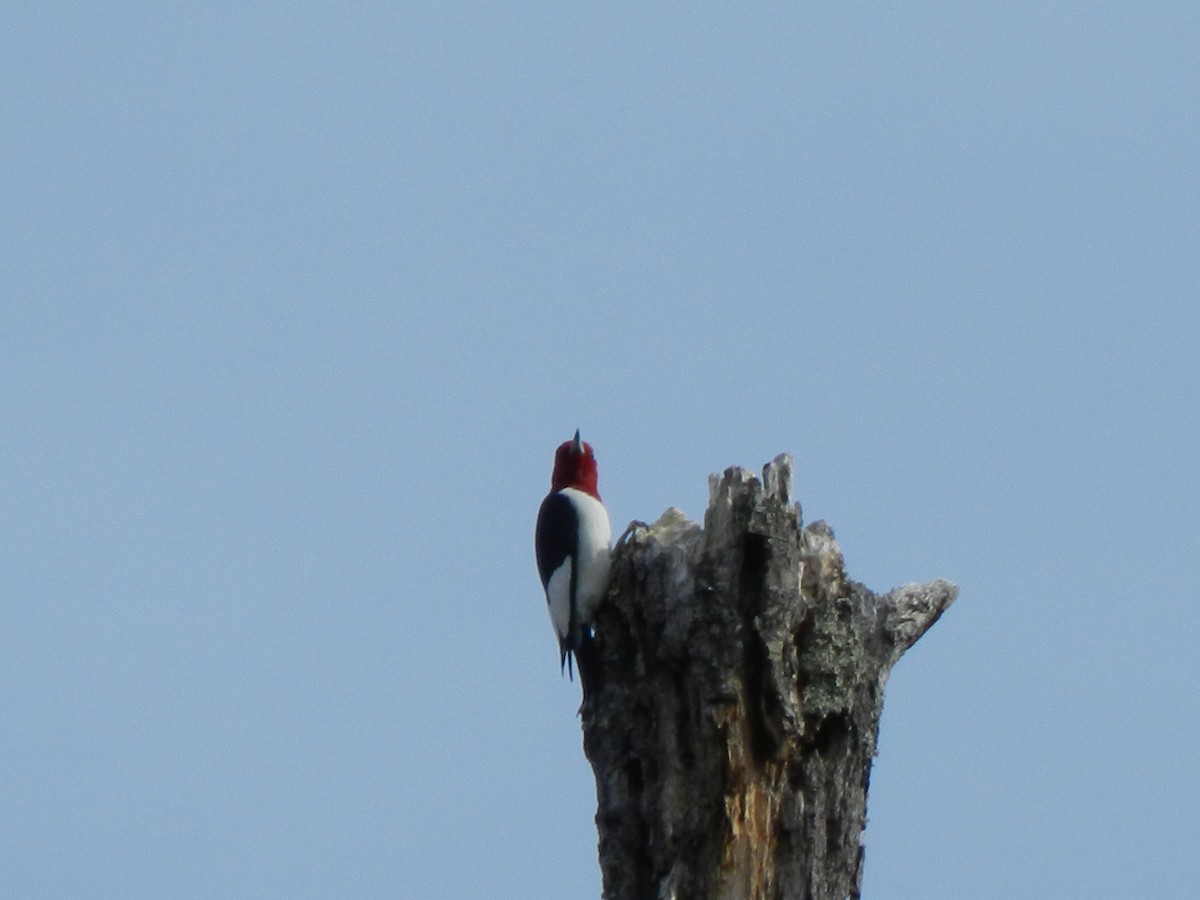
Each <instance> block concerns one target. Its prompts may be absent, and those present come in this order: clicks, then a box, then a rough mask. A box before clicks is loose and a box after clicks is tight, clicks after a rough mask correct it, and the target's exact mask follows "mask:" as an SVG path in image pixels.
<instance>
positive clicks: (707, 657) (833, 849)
mask: <svg viewBox="0 0 1200 900" xmlns="http://www.w3.org/2000/svg"><path fill="white" fill-rule="evenodd" d="M791 482H792V474H791V458H790V457H788V456H787V455H786V454H785V455H781V456H779V457H777V458H776V459H775V460H774V461H773V462H771V463H769V464H768V465H767V466H766V467H765V468H764V470H763V478H762V480H761V481H760V480H759V479H758V478H756V477H754V476H753V475H751V474H750V473H749V472H747V471H745V470H742V469H728V470H726V472H725V474H724V476H723V477H721V478H719V479H718V478H717V477H716V476H712V478H711V479H710V483H709V495H710V496H709V506H708V511H707V512H706V513H705V516H704V528H703V529H701V528H700V526H698V525H696V524H695V523H693V522H690V521H688V520H687V519H686V518H684V516H683V515H682V514H681V513H680V512H679V511H678V510H675V509H670V510H667V512H666V513H664V514H663V516H662V518H661V519H659V521H658V522H656V523H655V524H654V525H651V526H646V525H643V524H641V523H635V524H634V525H632V526H630V528H629V530H628V531H627V532H626V533H625V535H624V536H623V538H622V539H621V541H619V542H618V547H617V549H616V551H615V555H614V561H613V570H612V584H611V588H610V592H609V596H608V600H607V602H606V603H605V604H604V606H603V607H602V608H601V610H600V612H599V614H598V616H597V620H596V623H595V630H596V639H595V641H594V644H593V646H592V648H591V653H590V654H589V656H590V657H591V658H590V659H589V661H588V667H589V669H590V670H591V671H590V672H589V673H588V676H589V677H588V683H589V690H588V694H587V696H586V698H585V702H584V705H583V708H582V719H583V737H584V751H585V752H586V754H587V757H588V759H589V760H590V761H591V764H592V768H593V769H594V770H595V774H596V788H597V795H598V801H599V810H598V812H597V814H596V824H597V827H598V829H599V833H600V866H601V870H602V872H603V878H604V897H605V898H607V900H668V898H673V900H717V898H721V900H768V898H771V900H775V898H779V900H782V898H797V900H843V898H847V897H852V898H857V897H859V895H860V886H861V884H862V862H863V852H862V847H861V844H860V836H861V834H862V830H863V826H864V824H865V821H866V803H867V783H868V779H869V776H870V771H871V759H872V757H873V756H874V755H875V746H876V738H877V735H878V729H879V717H880V713H881V712H882V708H883V686H884V683H885V682H886V680H887V677H888V672H889V671H890V669H891V667H892V666H893V665H894V664H895V662H896V660H898V659H899V658H900V655H901V654H902V653H903V652H904V651H905V650H907V649H908V648H909V647H910V646H911V645H912V644H913V642H914V641H916V640H917V639H918V638H919V637H920V636H921V635H922V634H924V633H925V631H926V629H928V628H929V627H930V626H931V625H932V624H933V623H934V622H935V621H936V620H937V618H938V616H940V615H941V613H942V612H943V611H944V610H945V609H946V608H947V607H948V606H949V605H950V603H952V602H953V600H954V597H955V595H956V594H957V588H956V587H955V586H954V585H952V584H950V583H948V582H945V581H934V582H931V583H930V584H927V585H908V586H906V587H902V588H897V589H896V590H893V591H891V592H890V593H888V594H884V595H876V594H873V593H872V592H871V591H869V590H867V588H865V587H864V586H863V585H861V584H858V583H856V582H853V581H851V580H849V579H848V578H847V577H846V574H845V572H844V570H843V563H842V556H841V552H840V551H839V549H838V546H837V544H836V543H835V542H834V539H833V533H832V532H831V531H830V529H829V528H828V527H827V526H826V525H825V524H824V523H822V522H816V523H814V524H812V525H809V526H808V527H807V528H801V520H800V508H799V505H798V504H797V505H795V506H792V505H790V504H791V487H792V484H791Z"/></svg>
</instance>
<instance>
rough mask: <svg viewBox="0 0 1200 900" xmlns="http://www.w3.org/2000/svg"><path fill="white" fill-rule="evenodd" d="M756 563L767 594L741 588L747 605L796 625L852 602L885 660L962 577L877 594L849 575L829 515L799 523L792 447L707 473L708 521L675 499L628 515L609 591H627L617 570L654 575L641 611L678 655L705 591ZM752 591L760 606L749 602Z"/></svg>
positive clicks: (942, 607) (866, 638)
mask: <svg viewBox="0 0 1200 900" xmlns="http://www.w3.org/2000/svg"><path fill="white" fill-rule="evenodd" d="M788 538H791V540H788ZM731 557H732V558H731ZM768 563H770V564H769V565H768ZM756 566H758V567H759V568H763V567H765V568H766V571H765V572H762V573H761V574H763V575H764V579H763V580H764V582H765V583H764V584H763V585H762V590H759V591H751V593H759V594H764V593H765V594H766V595H767V596H759V597H749V598H747V597H739V598H738V599H739V601H740V602H739V603H738V605H739V606H740V607H741V610H740V611H741V612H742V613H743V614H744V613H747V612H750V613H753V614H755V615H762V614H766V615H768V616H775V617H779V616H781V615H782V616H783V618H784V619H788V620H793V621H792V622H791V624H793V625H795V624H797V623H796V622H795V621H794V620H795V619H796V618H799V617H803V616H804V615H806V614H807V613H811V612H813V611H814V610H815V609H816V608H817V607H819V606H823V605H829V604H835V605H842V604H849V605H850V607H851V609H850V610H848V612H851V613H853V617H854V618H855V619H857V620H858V622H859V626H860V629H861V631H862V633H861V634H860V635H859V637H860V638H861V639H862V640H863V642H864V646H865V647H866V648H868V649H871V650H874V651H877V652H878V654H879V656H880V661H881V662H883V664H884V666H885V668H890V667H891V665H892V664H894V663H895V661H896V660H897V659H899V657H900V656H901V654H903V653H904V651H906V650H907V649H908V648H909V647H911V646H912V645H913V644H914V643H915V642H916V641H917V640H918V639H919V638H920V637H921V635H923V634H924V633H925V632H926V631H928V630H929V628H930V627H931V626H932V625H933V624H934V622H936V621H937V620H938V618H939V617H940V616H941V615H942V613H943V612H945V611H946V609H947V608H949V606H950V604H951V603H953V602H954V599H955V598H956V597H957V595H958V587H957V586H956V585H954V584H953V583H951V582H949V581H945V580H943V579H936V580H934V581H931V582H928V583H926V584H906V585H903V586H901V587H897V588H894V589H892V590H890V591H888V592H887V593H884V594H876V593H874V592H872V591H871V590H869V589H868V588H867V587H866V586H865V585H862V584H860V583H858V582H855V581H853V580H851V579H850V578H848V576H847V575H846V571H845V561H844V559H843V556H842V552H841V548H840V547H839V546H838V544H837V541H836V540H835V539H834V534H833V530H832V529H831V528H830V527H829V525H827V524H826V523H825V522H824V521H816V522H813V523H811V524H809V525H804V524H803V518H802V511H801V507H800V504H799V503H797V502H793V476H792V457H791V455H790V454H788V453H781V454H779V455H778V456H776V457H775V458H774V459H773V460H771V461H770V462H769V463H767V464H766V465H765V466H763V469H762V476H761V478H760V477H759V476H758V475H756V474H755V473H753V472H751V471H750V470H748V469H743V468H740V467H731V468H728V469H726V470H725V472H724V473H723V474H721V475H715V474H714V475H710V476H709V500H708V508H707V510H706V511H705V514H704V525H703V527H701V526H700V525H699V524H697V523H695V522H693V521H691V520H690V519H688V518H687V516H685V515H684V514H683V512H681V511H680V510H679V509H677V508H675V507H671V508H669V509H668V510H667V511H666V512H664V513H663V514H662V516H660V517H659V519H658V521H656V522H654V523H653V524H651V525H646V524H645V523H643V522H634V523H631V524H630V526H629V527H628V528H627V529H626V531H625V533H624V534H623V535H622V536H621V538H620V540H619V541H618V545H617V548H616V551H615V557H614V588H616V590H614V592H613V595H612V597H611V599H613V600H615V601H616V602H617V603H620V602H621V597H622V595H623V594H624V595H628V592H623V591H622V590H621V578H622V576H625V577H628V576H629V575H630V574H631V573H630V571H629V570H630V569H631V568H632V569H635V570H636V572H637V574H638V578H639V580H640V579H643V578H647V577H649V578H652V579H654V580H655V581H656V582H658V583H657V584H655V585H653V586H652V587H653V588H655V589H654V590H650V591H645V590H639V591H638V596H639V597H640V598H641V599H642V601H643V603H644V602H645V601H646V600H651V601H653V599H655V598H658V599H660V600H661V601H662V606H661V608H660V609H657V610H656V609H643V610H642V613H643V614H645V615H648V616H650V617H652V618H654V619H658V620H659V621H657V622H656V623H655V624H657V625H659V626H660V627H661V631H659V633H658V635H657V637H658V639H659V640H658V641H656V643H658V645H659V646H658V649H659V651H660V652H662V653H665V654H667V655H674V654H675V653H677V652H680V651H683V650H684V647H683V645H684V644H685V643H686V642H687V641H688V632H689V630H690V628H691V626H692V624H693V622H692V620H693V618H694V615H695V614H697V613H701V614H702V613H703V611H704V606H705V604H704V602H703V601H704V598H705V596H706V595H709V594H711V593H712V592H713V591H714V590H715V589H716V587H717V586H716V585H715V584H713V583H711V582H712V581H719V580H724V581H726V582H727V583H728V582H730V581H731V580H735V579H736V580H737V581H739V582H740V584H739V585H737V587H739V588H747V587H749V585H748V582H749V580H751V579H750V576H751V575H753V574H754V573H752V572H750V571H748V570H750V569H754V568H755V567H756ZM730 567H736V568H737V569H738V571H737V572H731V571H725V572H724V573H723V574H724V576H725V577H724V579H722V578H721V577H720V576H721V574H722V573H721V572H720V571H719V570H722V569H725V570H728V569H730ZM727 586H729V587H733V586H734V585H732V584H727ZM641 587H642V588H645V587H650V586H649V585H641ZM735 593H738V594H741V593H743V591H741V590H738V591H735ZM784 598H790V599H791V600H792V601H793V602H791V603H789V604H786V605H788V606H790V607H792V609H791V613H790V614H786V611H785V610H782V609H780V608H779V603H778V602H776V603H772V602H769V601H771V600H775V601H779V600H783V599H784ZM747 600H749V601H750V605H751V606H759V607H761V608H759V609H747V602H746V601H747ZM796 601H798V602H796ZM639 617H640V616H639ZM648 624H649V623H648ZM771 624H772V623H770V622H759V626H760V629H761V628H762V626H767V627H766V628H765V629H764V633H766V634H769V633H771V632H778V631H779V630H780V627H784V628H785V629H786V625H787V624H789V623H788V622H786V621H780V622H776V623H774V624H775V625H776V627H775V628H771V627H770V626H771ZM598 630H602V629H598ZM655 630H656V631H658V629H655ZM781 636H782V635H781Z"/></svg>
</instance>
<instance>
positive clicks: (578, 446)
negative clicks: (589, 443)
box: [571, 428, 583, 453]
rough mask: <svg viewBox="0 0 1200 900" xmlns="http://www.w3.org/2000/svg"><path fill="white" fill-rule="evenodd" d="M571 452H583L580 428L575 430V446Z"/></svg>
mask: <svg viewBox="0 0 1200 900" xmlns="http://www.w3.org/2000/svg"><path fill="white" fill-rule="evenodd" d="M571 450H572V451H573V452H575V453H582V452H583V441H581V440H580V439H579V429H578V428H576V429H575V445H574V446H573V447H572V448H571Z"/></svg>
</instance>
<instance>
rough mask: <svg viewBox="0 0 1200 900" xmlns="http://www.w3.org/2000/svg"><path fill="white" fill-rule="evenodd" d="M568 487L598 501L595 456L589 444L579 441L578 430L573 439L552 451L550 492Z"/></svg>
mask: <svg viewBox="0 0 1200 900" xmlns="http://www.w3.org/2000/svg"><path fill="white" fill-rule="evenodd" d="M569 487H570V488H575V489H576V490H580V491H583V492H584V493H586V494H591V495H592V496H593V497H595V498H596V499H597V500H599V499H600V493H599V491H597V490H596V455H595V453H593V452H592V445H591V444H589V443H586V442H585V441H581V440H580V439H579V430H578V429H576V431H575V437H574V438H572V439H571V440H569V441H563V442H562V443H561V444H559V446H558V449H557V450H556V451H554V475H553V476H551V478H550V490H551V491H561V490H562V489H563V488H569Z"/></svg>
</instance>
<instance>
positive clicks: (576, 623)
mask: <svg viewBox="0 0 1200 900" xmlns="http://www.w3.org/2000/svg"><path fill="white" fill-rule="evenodd" d="M611 536H612V530H611V528H610V526H609V523H608V512H607V511H606V510H605V509H604V504H603V503H602V502H601V501H600V494H599V493H598V492H597V490H596V456H595V454H594V453H593V452H592V446H591V444H587V443H584V442H583V441H582V440H580V439H579V431H578V429H576V431H575V437H574V438H573V439H572V440H569V441H564V442H563V443H562V444H561V445H559V448H558V450H556V451H555V453H554V474H553V475H552V476H551V478H550V493H549V494H547V495H546V499H545V500H543V501H542V506H541V509H539V510H538V517H537V533H536V539H535V549H536V551H537V566H538V574H539V575H541V577H542V587H543V588H545V589H546V605H547V606H548V607H549V608H550V623H551V624H552V625H553V626H554V632H555V634H557V635H558V648H559V665H560V667H565V668H566V669H567V672H568V674H570V676H571V679H572V680H574V678H575V675H574V672H573V671H572V668H571V657H572V655H574V656H575V657H576V658H577V659H579V662H580V669H579V673H580V676H581V677H583V676H585V675H586V673H585V671H584V667H583V662H584V660H583V659H582V658H581V657H580V649H581V647H583V646H584V643H585V641H587V640H588V639H589V638H590V630H589V626H590V625H591V624H592V617H593V616H594V615H595V613H596V608H597V607H598V606H599V605H600V601H601V600H603V599H604V593H605V591H606V590H607V589H608V565H609V548H608V542H609V539H610V538H611ZM584 688H585V689H586V688H587V679H586V678H584Z"/></svg>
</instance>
